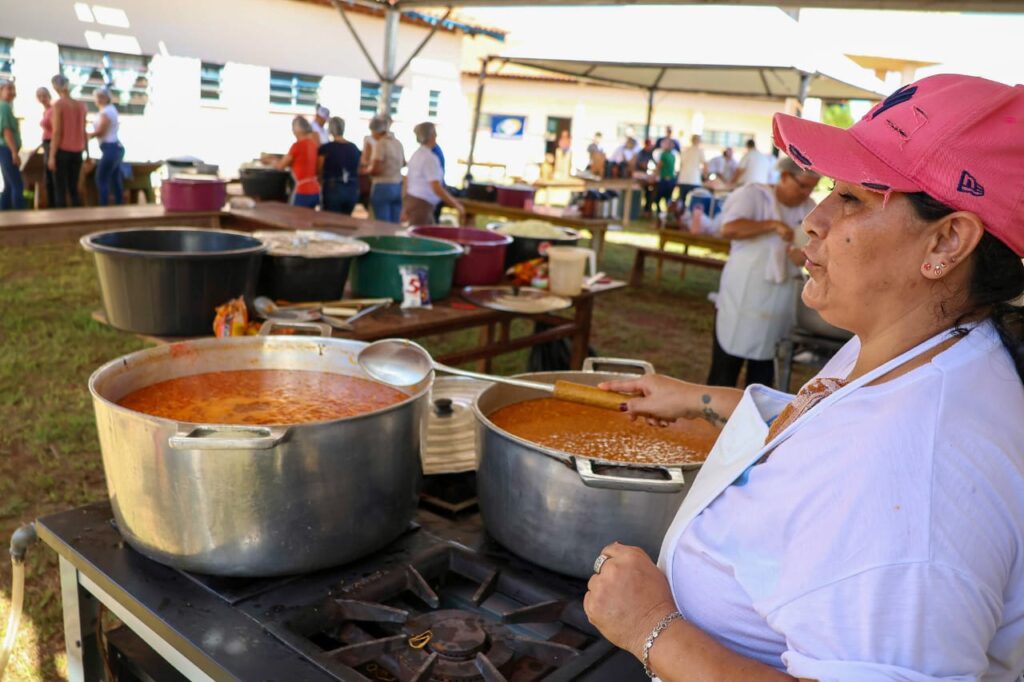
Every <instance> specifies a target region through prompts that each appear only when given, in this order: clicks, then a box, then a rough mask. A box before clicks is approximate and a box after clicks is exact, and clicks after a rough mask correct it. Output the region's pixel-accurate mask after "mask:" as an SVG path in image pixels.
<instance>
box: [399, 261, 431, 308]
mask: <svg viewBox="0 0 1024 682" xmlns="http://www.w3.org/2000/svg"><path fill="white" fill-rule="evenodd" d="M398 272H399V274H400V275H401V276H402V307H403V308H431V307H432V306H431V305H430V268H428V267H427V266H426V265H399V266H398Z"/></svg>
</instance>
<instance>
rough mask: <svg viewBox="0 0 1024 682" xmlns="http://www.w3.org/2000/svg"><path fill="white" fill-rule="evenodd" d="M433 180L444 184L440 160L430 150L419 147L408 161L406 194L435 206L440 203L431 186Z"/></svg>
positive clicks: (439, 198)
mask: <svg viewBox="0 0 1024 682" xmlns="http://www.w3.org/2000/svg"><path fill="white" fill-rule="evenodd" d="M435 180H436V181H437V182H442V183H443V182H444V171H442V170H441V159H439V158H437V154H435V153H434V152H432V151H431V150H430V149H428V148H426V147H425V146H423V145H420V146H419V148H418V149H417V150H416V151H415V152H413V155H412V158H411V159H409V170H408V172H407V173H406V176H405V181H406V183H408V187H407V189H406V192H407V193H408V194H410V195H412V196H414V197H416V198H417V199H422V200H423V201H428V202H430V203H431V204H435V205H436V204H437V203H438V202H439V201H441V197H439V196H437V193H436V192H434V188H433V187H432V186H431V183H432V182H434V181H435Z"/></svg>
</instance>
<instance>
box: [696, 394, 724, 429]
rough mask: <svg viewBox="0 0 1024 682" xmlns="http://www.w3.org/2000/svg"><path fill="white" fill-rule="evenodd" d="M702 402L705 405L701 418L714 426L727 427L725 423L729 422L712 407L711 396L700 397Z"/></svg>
mask: <svg viewBox="0 0 1024 682" xmlns="http://www.w3.org/2000/svg"><path fill="white" fill-rule="evenodd" d="M700 401H701V402H702V403H703V404H704V409H703V410H702V411H701V416H702V417H704V419H706V420H707V421H709V422H710V423H711V425H712V426H725V423H726V422H727V421H729V420H728V419H726V418H725V417H723V416H722V415H720V414H718V412H716V411H715V410H714V408H712V407H711V396H710V395H709V394H707V393H705V394H704V395H702V396H701V397H700Z"/></svg>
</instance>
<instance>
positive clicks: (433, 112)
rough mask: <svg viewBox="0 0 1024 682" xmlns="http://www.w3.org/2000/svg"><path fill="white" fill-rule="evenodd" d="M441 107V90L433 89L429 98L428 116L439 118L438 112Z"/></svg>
mask: <svg viewBox="0 0 1024 682" xmlns="http://www.w3.org/2000/svg"><path fill="white" fill-rule="evenodd" d="M440 108H441V91H440V90H431V91H430V95H429V97H428V98H427V118H437V112H438V110H439V109H440Z"/></svg>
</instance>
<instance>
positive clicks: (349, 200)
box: [317, 116, 362, 215]
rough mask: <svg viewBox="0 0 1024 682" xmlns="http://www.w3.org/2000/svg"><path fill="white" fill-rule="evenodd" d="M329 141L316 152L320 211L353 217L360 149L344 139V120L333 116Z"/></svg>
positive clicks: (328, 125)
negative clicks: (321, 194)
mask: <svg viewBox="0 0 1024 682" xmlns="http://www.w3.org/2000/svg"><path fill="white" fill-rule="evenodd" d="M327 132H328V133H330V136H331V141H330V142H328V143H327V144H322V145H320V149H319V150H318V151H317V170H318V171H319V175H320V186H321V188H322V189H321V191H322V192H323V197H322V200H323V203H322V206H323V209H324V210H325V211H334V212H335V213H344V214H345V215H352V209H354V208H355V206H356V202H357V201H358V200H359V159H360V158H361V157H362V152H360V151H359V147H357V146H356V145H354V144H352V143H351V142H349V141H348V140H346V139H345V121H344V120H343V119H341V118H340V117H338V116H332V117H331V118H330V120H329V121H328V122H327Z"/></svg>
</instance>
